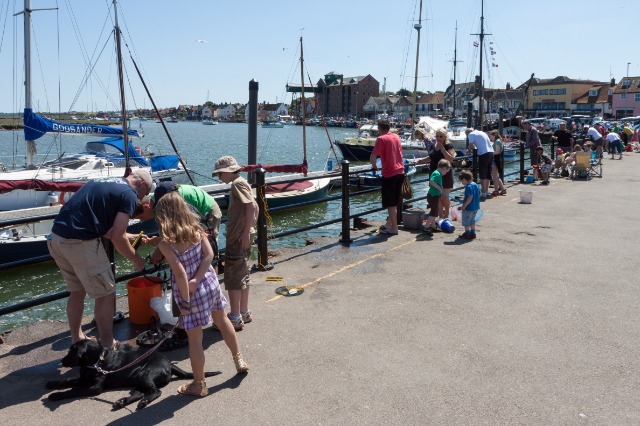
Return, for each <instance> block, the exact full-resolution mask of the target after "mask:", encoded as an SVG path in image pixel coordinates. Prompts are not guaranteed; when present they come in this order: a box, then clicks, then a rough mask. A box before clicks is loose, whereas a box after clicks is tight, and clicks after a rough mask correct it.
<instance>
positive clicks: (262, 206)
mask: <svg viewBox="0 0 640 426" xmlns="http://www.w3.org/2000/svg"><path fill="white" fill-rule="evenodd" d="M519 151H520V153H519V154H520V155H519V159H518V160H513V161H510V162H507V163H505V160H504V150H503V151H502V153H501V159H502V164H503V165H505V166H506V164H512V163H516V162H518V163H519V167H518V170H517V171H515V172H511V173H508V174H504V172H503V173H501V178H502V179H503V180H504V178H505V177H507V176H514V175H519V182H520V183H523V182H524V176H525V167H524V164H525V150H524V144H523V143H521V144H520V148H519ZM458 158H471V159H472V167H471V169H472V173H473V175H474V180H477V179H476V176H477V173H478V161H477V159H478V155H477V151H476V150H474V151H473V154H472V155H470V156H468V157H458ZM409 164H410V165H412V164H414V163H412V162H409ZM341 165H342V167H341V172H340V179H341V190H340V194H339V195H334V196H329V197H325V198H322V199H320V200H315V201H306V202H302V203H298V204H290V205H287V206H282V207H276V208H268V205H266V201H265V202H258V207H259V212H258V223H257V234H258V235H257V239H256V245H257V251H258V263H257V269H260V270H267V269H271V268H272V267H273V266H272V265H270V264H269V263H268V262H266V259H268V248H267V243H268V241H270V240H274V239H278V238H283V237H287V236H290V235H294V234H298V233H301V232H306V231H309V230H312V229H317V228H322V227H326V226H329V225H333V224H336V223H341V225H342V226H341V233H340V240H339V242H340V243H341V244H343V245H347V246H348V245H349V244H351V243H352V242H353V240H352V238H351V229H352V228H351V221H352V220H354V219H356V218H360V217H363V216H368V215H371V214H374V213H378V212H381V211H385V210H386V208H383V207H379V208H375V209H368V210H364V211H359V212H356V213H352V212H351V199H352V198H354V197H358V196H361V195H365V194H370V193H374V192H379V191H380V189H379V188H376V187H373V188H370V189H364V190H360V191H356V192H353V193H352V192H351V187H350V179H349V178H350V176H352V175H358V174H361V173H364V172H371V171H372V169H364V170H363V169H359V170H357V171H352V170H350V163H349V161H342V162H341ZM503 170H504V167H503ZM255 173H256V184H254V185H253V186H254V187H255V188H256V192H257V197H256V198H257V199H258V200H259V201H260V200H266V183H265V170H264V169H258V170H256V172H255ZM328 176H330V177H337V175H336V174H335V173H332V174H330V175H328ZM319 177H322V176H318V177H314V178H312V179H316V178H319ZM305 180H309V178H300V179H291V180H286V181H279V182H273V183H285V182H286V183H291V182H300V181H305ZM428 181H429V178H428V177H427V178H426V179H422V180H413V181H412V185H414V184H418V183H425V182H428ZM271 183H272V182H270V184H271ZM463 189H464V187H463V186H458V187H454V188H453V189H452V191H451V192H452V193H453V192H457V191H460V190H463ZM224 192H225V191H224V190H216V191H210V192H209V193H210V194H211V195H214V194H222V193H224ZM426 198H427V197H426V195H424V196H421V197H415V198H412V199H410V200H404V201H402V206H404V205H407V204H411V203H415V202H418V201H422V200H425V199H426ZM337 200H341V214H340V217H338V218H334V219H330V220H325V221H322V222H318V223H314V224H312V225H308V226H303V227H300V228H294V229H289V230H286V231H281V232H276V233H271V234H269V233H268V229H267V214H268V213H275V212H279V211H284V210H290V209H296V208H300V207H304V206H311V205H315V204H321V203H326V202H329V201H337ZM401 213H402V212H401V210H400V211H399V223H400V222H401V221H402V219H401V216H402V215H401ZM55 216H56V215H55V214H49V215H41V216H37V217H32V218H29V219H16V220H7V221H0V228H3V227H7V226H13V225H16V224H24V223H33V222H38V221H42V220H50V219H54V218H55ZM220 252H221V253H224V248H222V249H221V250H220ZM221 258H222V259H223V258H224V256H223V255H221ZM50 259H51V257H50V256H40V257H37V258H31V259H26V260H24V261H18V262H11V263H5V264H3V265H0V271H1V270H3V269H9V267H16V266H23V265H27V264H30V263H36V262H42V261H46V260H50ZM166 268H167V266H166V264H165V265H156V266H154V267H152V268H145V269H144V270H142V271H139V272H133V273H129V274H124V275H121V276H118V277H116V282H122V281H127V280H130V279H132V278H135V277H139V276H142V275H148V274H152V273H155V272H157V271H159V270H162V269H166ZM68 296H69V292H68V291H61V292H57V293H52V294H47V295H44V296H40V297H37V298H34V299H32V300H28V301H25V302H20V303H16V304H14V305H11V306H6V307H1V308H0V316H3V315H7V314H10V313H14V312H17V311H20V310H23V309H28V308H32V307H35V306H38V305H42V304H45V303H49V302H53V301H56V300H60V299H64V298H66V297H68Z"/></svg>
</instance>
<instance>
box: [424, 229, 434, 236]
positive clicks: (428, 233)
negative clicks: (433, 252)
mask: <svg viewBox="0 0 640 426" xmlns="http://www.w3.org/2000/svg"><path fill="white" fill-rule="evenodd" d="M422 233H423V234H427V235H433V228H427V227H423V228H422Z"/></svg>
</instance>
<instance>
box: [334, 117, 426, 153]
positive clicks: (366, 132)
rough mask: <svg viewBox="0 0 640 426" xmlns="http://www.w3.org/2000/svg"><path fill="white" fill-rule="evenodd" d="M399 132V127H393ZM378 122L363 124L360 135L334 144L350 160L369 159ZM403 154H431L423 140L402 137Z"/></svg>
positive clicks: (376, 134) (376, 133)
mask: <svg viewBox="0 0 640 426" xmlns="http://www.w3.org/2000/svg"><path fill="white" fill-rule="evenodd" d="M391 132H397V129H391ZM378 134H379V133H378V125H377V124H363V125H361V126H360V127H358V135H357V136H353V137H347V138H344V139H343V140H342V141H338V140H335V141H334V142H333V144H334V145H335V146H337V147H338V149H340V152H341V153H342V157H343V158H344V159H345V160H349V161H369V158H371V153H372V152H373V148H374V147H375V145H376V139H377V137H378ZM400 142H401V144H402V155H403V156H404V157H406V158H423V157H426V156H427V155H429V152H428V151H427V149H426V147H425V145H424V143H423V142H422V141H417V140H412V139H402V140H401V141H400Z"/></svg>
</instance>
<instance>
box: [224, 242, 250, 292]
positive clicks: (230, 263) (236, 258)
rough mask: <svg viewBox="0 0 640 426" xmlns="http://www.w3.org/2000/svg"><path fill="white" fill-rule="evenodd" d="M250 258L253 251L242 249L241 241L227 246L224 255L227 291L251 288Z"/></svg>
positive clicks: (225, 286)
mask: <svg viewBox="0 0 640 426" xmlns="http://www.w3.org/2000/svg"><path fill="white" fill-rule="evenodd" d="M250 257H251V249H247V250H244V249H242V247H241V246H240V241H236V242H234V243H231V244H227V247H226V249H225V254H224V288H225V290H227V291H229V290H244V289H246V288H248V287H249V258H250Z"/></svg>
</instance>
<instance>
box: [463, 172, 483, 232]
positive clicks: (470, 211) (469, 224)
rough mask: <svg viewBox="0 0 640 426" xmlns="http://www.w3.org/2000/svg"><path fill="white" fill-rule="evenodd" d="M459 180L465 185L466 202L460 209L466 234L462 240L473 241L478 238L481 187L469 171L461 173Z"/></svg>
mask: <svg viewBox="0 0 640 426" xmlns="http://www.w3.org/2000/svg"><path fill="white" fill-rule="evenodd" d="M458 179H459V180H460V182H461V183H462V185H464V201H463V203H462V206H460V207H459V209H460V210H462V226H464V233H463V234H461V235H460V238H464V239H467V240H473V239H474V238H476V213H478V210H480V187H479V186H478V184H477V183H475V182H474V181H473V175H472V174H471V172H470V171H469V170H463V171H461V172H460V175H459V176H458Z"/></svg>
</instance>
